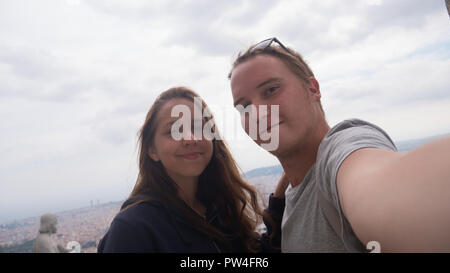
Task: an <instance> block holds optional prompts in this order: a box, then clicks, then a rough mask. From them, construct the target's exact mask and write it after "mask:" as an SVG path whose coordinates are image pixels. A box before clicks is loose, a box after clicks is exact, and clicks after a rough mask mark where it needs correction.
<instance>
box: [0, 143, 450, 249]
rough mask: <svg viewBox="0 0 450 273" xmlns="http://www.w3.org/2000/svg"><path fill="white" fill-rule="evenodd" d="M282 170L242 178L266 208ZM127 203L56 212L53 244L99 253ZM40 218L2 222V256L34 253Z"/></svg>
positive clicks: (95, 203)
mask: <svg viewBox="0 0 450 273" xmlns="http://www.w3.org/2000/svg"><path fill="white" fill-rule="evenodd" d="M443 136H448V135H440V136H434V137H428V138H423V139H417V140H409V141H401V142H398V143H396V145H397V148H398V151H400V152H408V151H410V150H412V149H414V148H415V147H417V146H420V145H422V144H424V143H426V142H429V141H431V140H434V139H436V138H439V137H443ZM282 172H283V169H282V167H281V166H280V165H275V166H270V167H264V168H258V169H254V170H251V171H249V172H246V173H245V174H244V175H243V177H244V179H245V180H246V181H247V182H248V183H249V184H252V185H253V186H255V187H256V188H257V189H258V191H259V192H260V193H261V196H262V197H263V205H267V201H268V197H269V194H270V193H271V192H273V190H274V189H275V187H276V183H277V182H278V179H279V178H280V176H281V174H282ZM123 201H124V200H120V201H114V202H107V203H100V200H98V199H97V200H91V201H90V204H87V206H86V207H83V208H77V209H73V210H67V211H62V212H57V213H56V216H57V219H58V225H57V233H56V234H54V235H52V238H53V239H54V241H55V242H56V243H58V244H61V245H63V246H66V245H67V244H68V243H69V242H72V241H76V242H78V243H79V244H80V246H81V252H83V253H96V252H97V245H98V243H99V241H100V239H101V238H102V237H103V235H104V234H105V232H106V231H107V230H108V228H109V225H110V224H111V222H112V220H113V219H114V217H115V215H116V214H117V213H118V212H119V209H120V206H121V204H122V203H123ZM39 221H40V215H39V216H35V217H29V218H25V219H20V220H14V221H10V222H6V223H0V253H31V252H33V242H34V239H35V238H36V236H37V234H38V230H39Z"/></svg>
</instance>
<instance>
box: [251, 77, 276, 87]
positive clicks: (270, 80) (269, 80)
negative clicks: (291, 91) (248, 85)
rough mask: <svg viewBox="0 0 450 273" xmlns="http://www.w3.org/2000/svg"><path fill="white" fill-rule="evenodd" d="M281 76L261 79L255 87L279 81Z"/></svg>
mask: <svg viewBox="0 0 450 273" xmlns="http://www.w3.org/2000/svg"><path fill="white" fill-rule="evenodd" d="M280 81H281V78H270V79H268V80H265V81H263V82H262V83H260V84H258V86H257V87H256V88H260V87H262V86H264V85H266V84H269V83H272V82H280Z"/></svg>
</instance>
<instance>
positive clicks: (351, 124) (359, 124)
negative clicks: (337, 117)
mask: <svg viewBox="0 0 450 273" xmlns="http://www.w3.org/2000/svg"><path fill="white" fill-rule="evenodd" d="M348 129H363V130H364V129H374V130H376V131H379V132H381V133H384V134H386V132H385V131H384V130H383V129H381V128H380V127H379V126H377V125H375V124H373V123H370V122H368V121H365V120H361V119H356V118H353V119H346V120H344V121H341V122H339V123H338V124H336V125H335V126H333V127H332V128H331V129H330V130H329V131H328V133H327V134H326V136H325V138H327V137H331V136H333V135H336V133H339V132H342V131H345V130H348ZM386 136H387V137H389V136H388V135H387V134H386Z"/></svg>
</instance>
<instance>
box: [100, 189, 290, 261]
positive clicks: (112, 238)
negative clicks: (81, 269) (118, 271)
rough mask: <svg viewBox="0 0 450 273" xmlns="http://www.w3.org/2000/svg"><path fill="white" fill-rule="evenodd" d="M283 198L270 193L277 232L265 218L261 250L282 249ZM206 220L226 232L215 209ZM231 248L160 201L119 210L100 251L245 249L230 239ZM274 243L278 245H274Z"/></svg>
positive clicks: (271, 208)
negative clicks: (197, 227) (199, 229)
mask: <svg viewBox="0 0 450 273" xmlns="http://www.w3.org/2000/svg"><path fill="white" fill-rule="evenodd" d="M135 200H136V198H131V199H128V200H127V201H125V202H124V204H123V205H122V208H124V207H126V206H127V205H128V204H130V203H131V202H133V201H135ZM284 204H285V203H284V198H283V199H281V198H275V197H273V194H271V195H270V199H269V207H268V208H267V209H266V210H265V211H266V212H267V213H268V214H270V215H271V217H272V219H273V220H274V221H275V224H276V225H277V227H276V232H275V234H274V236H273V237H274V238H273V239H272V242H271V243H269V235H270V234H271V232H272V230H273V229H272V227H271V226H270V224H269V223H267V222H264V223H265V224H266V227H267V231H266V233H264V234H262V235H261V237H260V238H259V242H260V245H261V247H260V251H261V252H279V251H280V250H279V248H280V245H281V219H282V216H283V211H284ZM206 220H207V221H209V222H210V223H211V224H212V225H214V226H215V227H217V228H218V229H220V230H221V231H222V232H224V233H226V226H227V223H226V220H225V221H224V220H223V219H220V217H219V216H218V215H217V213H214V211H212V212H211V211H208V210H207V214H206ZM231 245H232V249H231V250H230V249H225V247H224V246H222V245H220V244H219V243H218V242H216V241H215V240H213V239H212V238H211V237H209V236H208V235H206V234H204V233H202V232H200V231H198V230H197V229H196V228H195V227H194V226H193V225H191V224H190V222H189V221H188V220H187V219H186V218H185V216H183V215H182V214H181V212H179V211H178V210H176V209H174V208H172V207H170V206H168V205H166V204H163V203H161V202H157V201H151V202H143V203H139V204H137V205H135V206H132V207H130V208H128V209H126V210H124V211H121V212H119V213H118V214H117V215H116V217H115V218H114V220H113V221H112V223H111V226H110V228H109V230H108V231H107V233H106V234H105V235H104V237H103V239H101V240H100V242H99V245H98V249H97V251H98V252H99V253H111V252H120V253H129V252H132V253H136V252H140V253H142V252H172V253H193V252H196V253H220V252H245V248H244V246H243V245H242V242H241V241H239V240H236V241H234V242H231ZM274 247H275V248H274Z"/></svg>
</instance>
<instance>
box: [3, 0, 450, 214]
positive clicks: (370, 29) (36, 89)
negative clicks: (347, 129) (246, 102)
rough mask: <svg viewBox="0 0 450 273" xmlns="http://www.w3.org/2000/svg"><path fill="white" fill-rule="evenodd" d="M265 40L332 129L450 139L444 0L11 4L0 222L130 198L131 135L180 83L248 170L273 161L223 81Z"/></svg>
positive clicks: (13, 0) (449, 39) (7, 7)
mask: <svg viewBox="0 0 450 273" xmlns="http://www.w3.org/2000/svg"><path fill="white" fill-rule="evenodd" d="M273 36H276V37H278V38H279V39H280V40H281V41H283V42H284V43H285V44H286V45H287V46H290V47H292V48H294V49H296V50H297V51H299V52H300V53H301V54H302V55H303V56H304V57H305V59H306V60H307V62H308V63H309V64H310V66H311V68H312V70H313V71H314V73H315V75H316V77H317V79H318V81H319V83H320V85H321V91H322V96H323V100H322V103H323V105H324V108H325V111H326V115H327V119H328V121H329V124H330V125H331V126H333V125H335V124H336V123H338V122H339V121H341V120H343V119H347V118H353V117H357V118H361V119H365V120H368V121H371V122H373V123H375V124H377V125H379V126H381V127H382V128H384V129H385V130H386V131H387V132H388V133H389V134H390V135H391V137H392V138H393V139H394V140H395V141H399V140H405V139H414V138H419V137H425V136H431V135H437V134H445V133H449V132H450V119H449V118H448V117H450V92H449V91H450V90H449V87H450V76H449V75H450V20H449V15H448V13H447V10H446V8H445V3H444V0H428V1H423V0H396V1H385V0H366V1H364V0H354V1H353V0H345V1H338V0H336V1H323V0H322V1H316V0H301V1H299V0H293V1H267V0H262V1H256V0H255V1H234V0H232V1H230V0H227V1H222V0H220V1H206V0H203V1H169V0H160V1H156V0H154V1H145V0H142V1H140V0H133V1H118V0H117V1H116V0H114V1H109V0H108V1H107V0H100V1H94V0H93V1H84V0H65V1H60V0H58V1H57V0H54V1H51V0H43V1H31V0H30V1H24V0H10V1H8V0H5V1H1V2H0V153H1V156H0V222H1V221H8V220H11V219H14V218H21V217H27V216H35V215H39V214H41V213H44V212H48V211H53V212H55V211H60V210H64V209H69V208H74V207H80V206H86V205H89V203H90V200H94V202H96V200H97V199H99V200H100V202H106V201H112V200H121V199H123V198H125V197H126V196H127V195H128V194H129V192H130V190H131V188H132V186H133V185H134V183H135V179H136V174H137V168H136V164H137V160H136V158H137V153H136V151H137V146H136V140H137V138H136V133H137V130H138V128H139V126H141V124H142V123H143V121H144V118H145V115H146V113H147V111H148V109H149V107H150V106H151V104H152V102H153V100H154V99H155V97H156V96H157V95H158V94H159V93H160V92H162V91H164V90H166V89H168V88H170V87H172V86H176V85H184V86H188V87H191V88H192V89H194V90H196V91H197V92H198V93H199V94H200V95H201V96H202V97H203V98H204V99H205V101H206V102H207V103H208V104H209V105H210V106H211V108H212V110H213V111H214V112H215V114H216V116H217V118H218V120H217V122H218V126H219V129H221V131H222V134H223V135H225V139H228V140H229V141H228V142H229V145H230V148H231V150H232V152H233V155H234V156H235V159H236V160H237V162H238V163H239V165H240V166H241V168H242V170H243V171H248V170H250V169H253V168H257V167H263V166H269V165H274V164H276V163H277V161H276V159H275V158H274V157H273V156H271V155H270V154H268V153H267V152H265V151H263V150H261V149H260V148H259V147H257V146H256V144H254V143H253V142H251V141H250V140H249V139H248V138H247V137H246V136H244V134H243V131H242V129H241V128H240V124H239V121H238V119H237V113H235V112H234V111H233V109H232V97H231V91H230V87H229V81H228V79H227V74H228V72H229V69H230V67H231V63H232V61H233V59H234V57H235V56H236V55H237V53H238V52H239V50H243V49H245V48H246V47H248V46H249V45H251V44H252V43H255V42H258V41H260V40H263V39H265V38H268V37H273ZM224 117H226V118H224Z"/></svg>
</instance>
